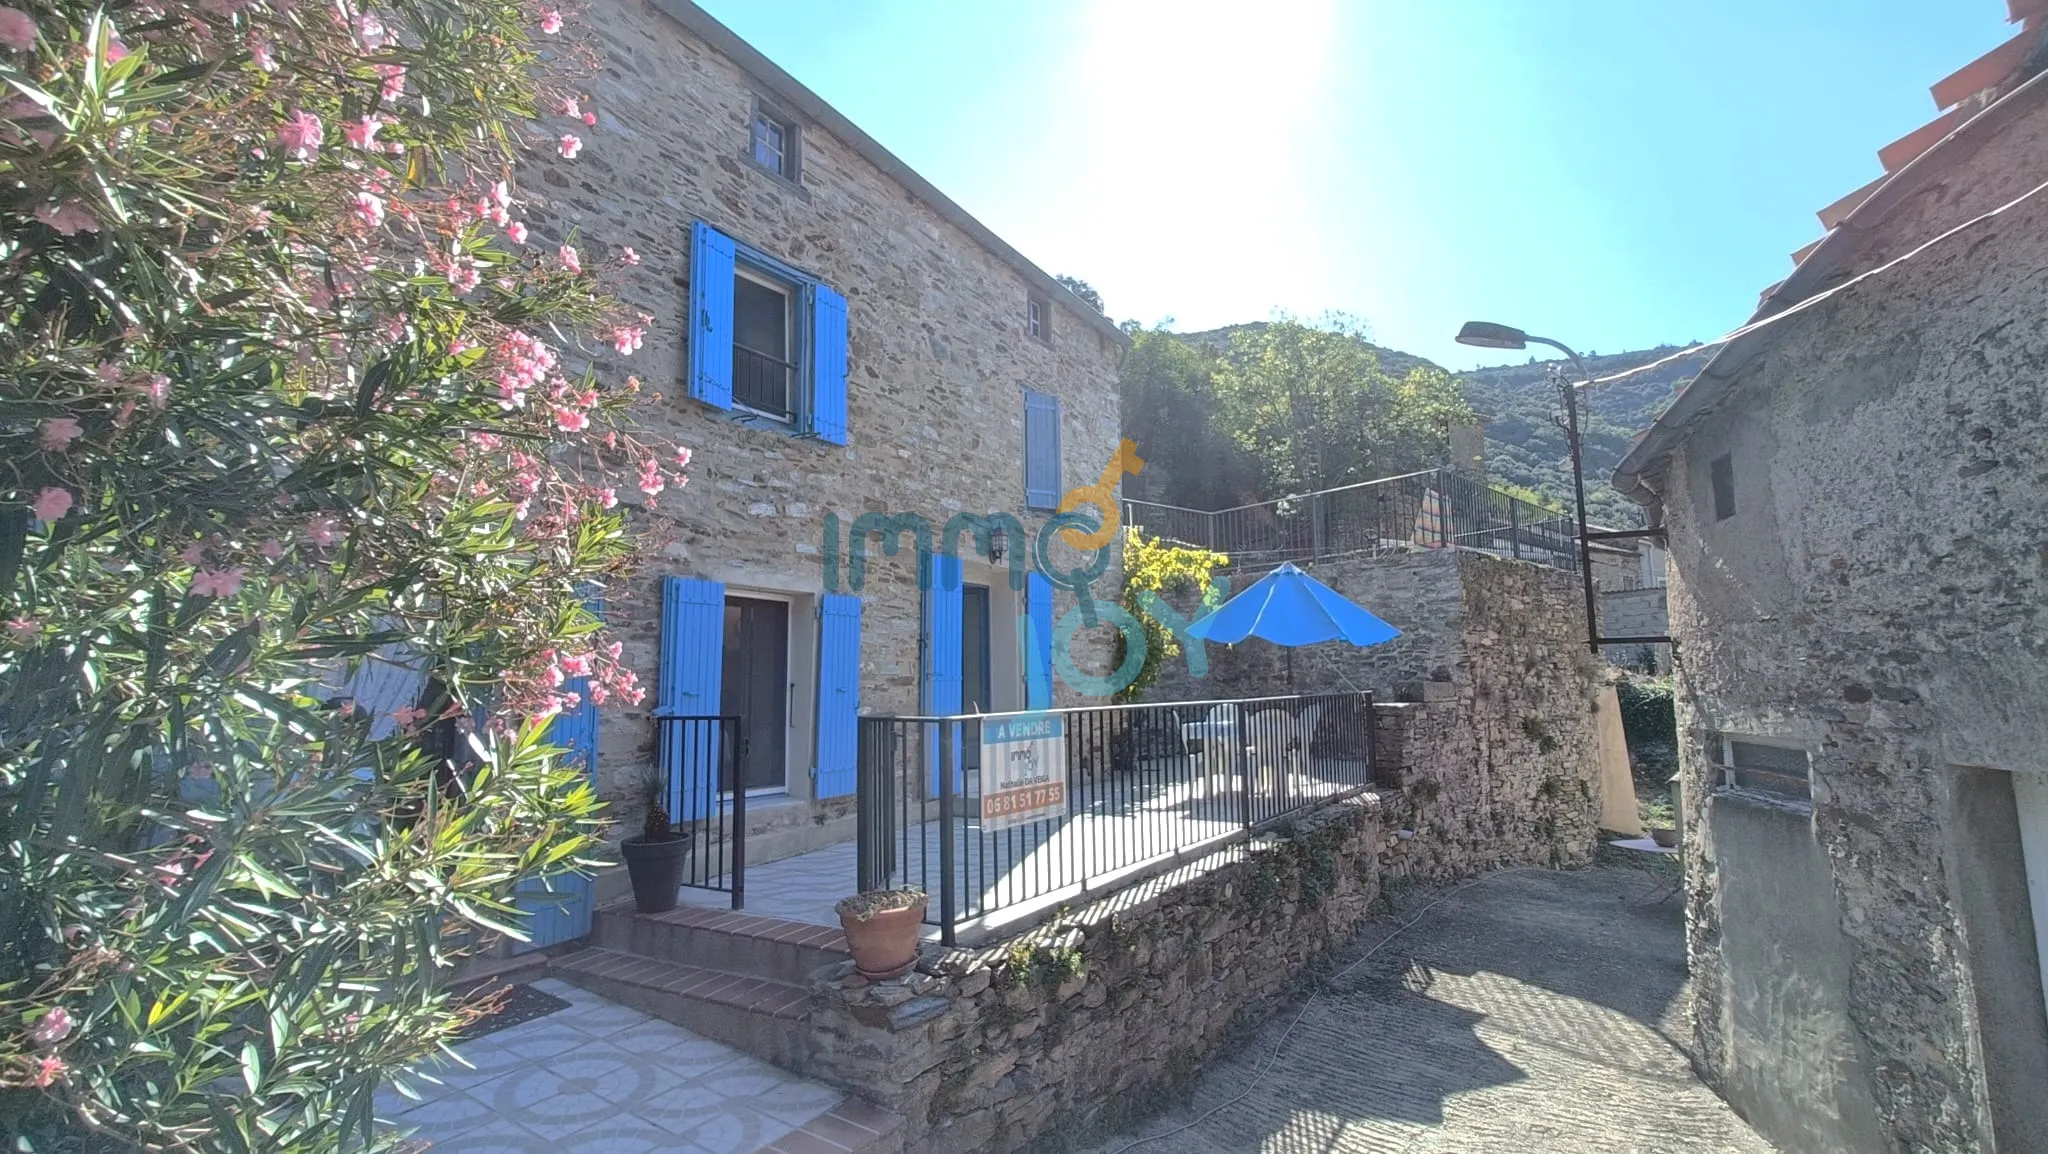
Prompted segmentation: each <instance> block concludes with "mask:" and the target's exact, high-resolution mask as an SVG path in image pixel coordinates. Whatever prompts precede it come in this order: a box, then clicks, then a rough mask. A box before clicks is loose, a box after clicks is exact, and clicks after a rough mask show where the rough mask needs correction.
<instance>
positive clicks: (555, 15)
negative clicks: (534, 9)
mask: <svg viewBox="0 0 2048 1154" xmlns="http://www.w3.org/2000/svg"><path fill="white" fill-rule="evenodd" d="M540 30H541V31H542V32H545V33H547V34H548V35H550V36H553V35H554V34H555V33H557V32H560V31H561V30H562V14H561V13H560V12H557V11H556V10H554V9H553V8H544V9H542V10H541V14H540Z"/></svg>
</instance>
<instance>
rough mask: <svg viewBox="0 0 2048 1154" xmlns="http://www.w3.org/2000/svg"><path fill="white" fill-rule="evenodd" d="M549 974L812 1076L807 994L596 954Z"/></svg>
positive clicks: (569, 958) (593, 950)
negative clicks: (808, 1063)
mask: <svg viewBox="0 0 2048 1154" xmlns="http://www.w3.org/2000/svg"><path fill="white" fill-rule="evenodd" d="M549 972H550V973H551V974H552V975H553V976H555V977H557V978H560V979H561V980H563V981H565V982H568V983H570V984H571V985H575V986H581V987H582V988H584V989H586V990H589V991H590V992H591V993H593V994H596V995H598V996H599V997H603V998H609V999H611V1000H612V1001H614V1002H619V1003H622V1004H624V1005H628V1006H631V1007H633V1008H634V1009H636V1010H639V1011H640V1012H641V1013H643V1014H651V1015H653V1016H654V1017H657V1018H660V1019H662V1020H663V1021H665V1022H673V1023H675V1024H676V1025H678V1026H682V1027H683V1028H685V1029H689V1030H695V1031H696V1032H697V1033H700V1034H702V1035H704V1036H705V1037H707V1038H712V1039H715V1040H717V1041H720V1042H724V1043H725V1044H726V1045H728V1046H731V1047H733V1048H735V1049H738V1050H743V1051H745V1052H747V1053H749V1054H752V1055H754V1056H755V1057H757V1058H761V1059H763V1060H765V1061H769V1062H773V1063H775V1064H776V1065H778V1066H781V1067H782V1068H784V1069H786V1070H791V1071H796V1072H802V1070H803V1069H804V1068H805V1065H806V1060H807V1058H808V1047H809V1045H810V1027H809V1024H808V1022H807V1021H806V1019H807V1018H808V1016H809V1013H810V1005H811V991H810V989H809V988H808V987H805V986H797V985H792V984H790V983H788V982H777V981H771V980H769V979H767V978H760V977H755V976H752V975H749V974H734V973H728V972H726V971H724V970H713V969H706V968H704V967H702V966H691V965H685V964H683V963H681V962H671V961H663V960H660V959H657V958H646V957H641V956H639V955H636V954H628V953H622V952H620V951H618V950H608V949H604V948H602V947H596V946H593V947H590V948H588V949H582V950H577V951H575V952H573V953H567V954H563V955H561V956H560V957H557V958H555V959H554V960H553V962H552V964H551V965H550V966H549Z"/></svg>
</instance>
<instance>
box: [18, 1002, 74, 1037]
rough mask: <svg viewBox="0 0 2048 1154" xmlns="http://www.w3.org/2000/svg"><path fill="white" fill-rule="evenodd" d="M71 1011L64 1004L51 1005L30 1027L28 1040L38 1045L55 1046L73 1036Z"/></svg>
mask: <svg viewBox="0 0 2048 1154" xmlns="http://www.w3.org/2000/svg"><path fill="white" fill-rule="evenodd" d="M71 1026H72V1021H71V1013H70V1011H68V1010H66V1009H65V1008H64V1007H62V1006H51V1007H50V1008H49V1009H48V1010H47V1011H45V1012H44V1014H43V1016H42V1017H40V1018H37V1019H36V1024H35V1025H33V1026H30V1027H29V1030H28V1040H29V1041H31V1042H34V1043H35V1044H36V1045H38V1046H54V1045H56V1044H57V1043H59V1042H61V1041H63V1040H64V1039H65V1038H68V1037H70V1036H71Z"/></svg>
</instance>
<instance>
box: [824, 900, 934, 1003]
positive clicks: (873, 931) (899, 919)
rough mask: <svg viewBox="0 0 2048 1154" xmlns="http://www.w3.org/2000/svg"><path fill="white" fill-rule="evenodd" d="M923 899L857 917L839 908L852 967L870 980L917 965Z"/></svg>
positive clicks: (902, 971) (890, 975) (877, 979)
mask: <svg viewBox="0 0 2048 1154" xmlns="http://www.w3.org/2000/svg"><path fill="white" fill-rule="evenodd" d="M924 910H925V899H924V897H923V896H922V895H920V896H919V897H918V899H917V901H916V903H915V904H913V905H907V906H898V907H897V908H895V909H881V910H876V911H874V912H873V913H870V914H868V915H867V916H866V917H862V916H860V914H858V913H856V912H849V911H847V910H846V909H844V908H842V909H841V910H840V911H839V926H840V928H841V929H843V930H845V931H846V948H847V949H848V950H850V951H851V952H852V953H853V968H854V970H855V972H857V973H859V974H860V976H861V977H863V978H866V979H868V980H869V981H872V982H881V981H887V980H888V979H890V978H900V977H902V976H903V975H904V974H907V973H909V972H910V967H912V966H914V965H916V964H917V939H918V935H919V933H920V932H922V931H923V929H924Z"/></svg>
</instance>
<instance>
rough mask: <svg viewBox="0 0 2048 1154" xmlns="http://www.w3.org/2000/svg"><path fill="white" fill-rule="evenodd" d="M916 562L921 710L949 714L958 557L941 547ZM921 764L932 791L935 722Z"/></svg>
mask: <svg viewBox="0 0 2048 1154" xmlns="http://www.w3.org/2000/svg"><path fill="white" fill-rule="evenodd" d="M921 568H922V570H923V571H924V573H925V575H926V580H925V582H924V584H925V593H924V685H923V698H924V705H923V709H924V712H925V713H926V714H928V715H931V716H937V717H950V716H952V715H954V714H956V713H959V712H960V690H961V684H962V678H961V673H960V647H961V646H960V633H961V619H962V615H963V612H964V608H963V606H962V604H961V596H960V558H958V557H948V556H946V555H945V554H943V553H927V554H925V556H924V557H923V558H921ZM964 732H965V731H964V730H955V734H954V736H955V744H954V748H953V755H954V760H953V781H954V786H953V788H954V791H955V793H956V794H958V793H959V792H960V791H961V790H962V786H963V783H964V778H963V776H962V770H961V767H962V765H963V764H964V763H965V752H966V751H965V750H962V749H961V748H960V747H959V744H958V739H959V737H960V736H961V735H962V734H963V733H964ZM926 741H927V748H926V753H925V761H926V766H927V769H928V771H929V777H930V787H931V796H933V797H937V796H938V793H939V735H938V731H937V729H936V727H934V728H933V729H932V731H931V732H930V733H929V734H928V735H927V737H926Z"/></svg>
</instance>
